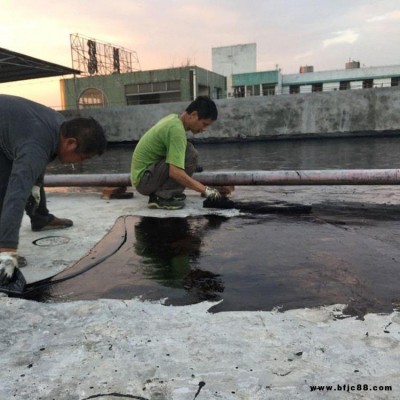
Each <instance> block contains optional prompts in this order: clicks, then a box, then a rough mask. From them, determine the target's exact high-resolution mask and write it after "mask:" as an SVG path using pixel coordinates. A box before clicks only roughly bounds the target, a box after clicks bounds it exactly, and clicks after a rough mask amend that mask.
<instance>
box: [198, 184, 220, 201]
mask: <svg viewBox="0 0 400 400" xmlns="http://www.w3.org/2000/svg"><path fill="white" fill-rule="evenodd" d="M201 195H202V197H205V198H207V199H210V200H218V199H219V198H220V197H221V193H220V192H218V190H217V189H213V188H210V187H208V186H206V190H205V191H204V192H203V193H202V194H201Z"/></svg>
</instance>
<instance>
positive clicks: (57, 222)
mask: <svg viewBox="0 0 400 400" xmlns="http://www.w3.org/2000/svg"><path fill="white" fill-rule="evenodd" d="M73 224H74V223H73V222H72V221H71V220H70V219H66V218H57V217H54V219H52V220H51V221H50V222H49V223H48V224H47V225H44V226H37V225H32V230H33V231H34V232H40V231H50V230H53V229H65V228H69V227H70V226H72V225H73Z"/></svg>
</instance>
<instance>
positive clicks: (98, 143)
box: [61, 117, 107, 156]
mask: <svg viewBox="0 0 400 400" xmlns="http://www.w3.org/2000/svg"><path fill="white" fill-rule="evenodd" d="M61 134H62V135H63V136H64V138H75V139H76V140H77V142H78V146H77V148H76V150H75V151H76V152H77V153H84V154H97V155H99V156H100V155H102V154H103V153H104V151H105V150H106V147H107V139H106V135H105V132H104V129H103V127H102V126H101V125H100V124H99V123H98V122H97V121H96V120H95V119H94V118H84V117H77V118H73V119H70V120H68V121H65V122H64V123H63V124H62V125H61Z"/></svg>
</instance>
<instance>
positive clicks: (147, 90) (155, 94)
mask: <svg viewBox="0 0 400 400" xmlns="http://www.w3.org/2000/svg"><path fill="white" fill-rule="evenodd" d="M125 97H126V104H127V105H129V106H130V105H139V104H159V103H172V102H176V101H181V82H180V81H179V80H177V81H163V82H149V83H135V84H131V85H126V86H125Z"/></svg>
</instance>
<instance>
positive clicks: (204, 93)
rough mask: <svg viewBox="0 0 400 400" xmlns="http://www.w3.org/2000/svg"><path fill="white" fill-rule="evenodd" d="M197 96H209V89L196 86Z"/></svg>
mask: <svg viewBox="0 0 400 400" xmlns="http://www.w3.org/2000/svg"><path fill="white" fill-rule="evenodd" d="M197 95H198V96H209V95H210V88H209V87H208V86H204V85H199V86H198V94H197Z"/></svg>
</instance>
